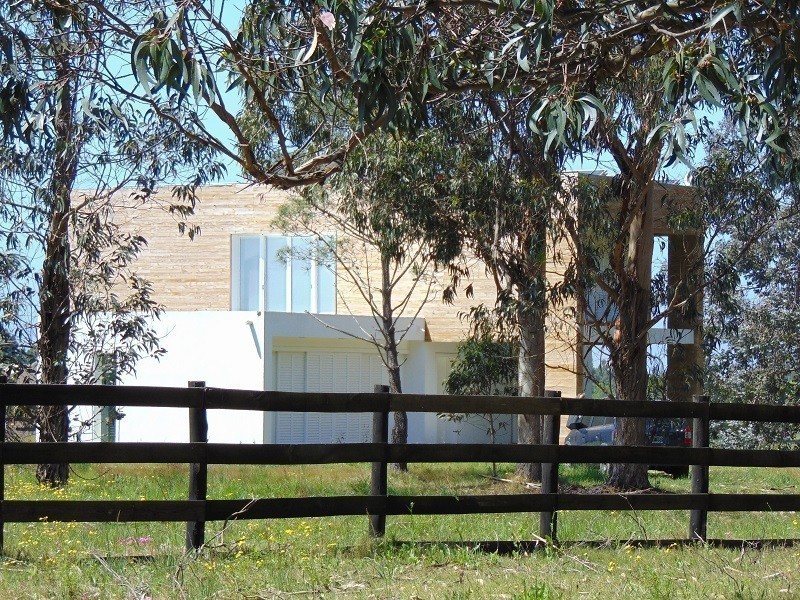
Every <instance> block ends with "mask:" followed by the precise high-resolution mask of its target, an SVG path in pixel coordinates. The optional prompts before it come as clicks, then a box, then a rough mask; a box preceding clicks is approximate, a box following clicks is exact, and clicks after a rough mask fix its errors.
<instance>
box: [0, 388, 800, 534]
mask: <svg viewBox="0 0 800 600" xmlns="http://www.w3.org/2000/svg"><path fill="white" fill-rule="evenodd" d="M695 400H696V401H695V402H623V401H618V400H593V399H588V400H587V399H573V398H561V397H560V396H559V395H558V394H557V393H553V392H549V393H548V394H547V396H546V397H544V398H517V397H505V396H480V397H476V396H470V397H456V396H425V395H416V394H389V393H388V392H387V391H384V390H383V389H381V388H378V389H376V392H374V393H364V394H333V393H330V394H324V393H323V394H316V393H314V394H306V393H292V392H262V391H242V390H228V389H217V388H207V387H204V385H203V382H190V386H189V387H187V388H152V387H134V386H131V387H114V386H77V385H76V386H57V385H18V384H4V385H0V411H2V412H3V414H5V411H6V407H8V406H48V405H62V404H66V405H69V406H73V405H90V406H149V407H169V408H176V407H177V408H186V409H188V411H189V424H190V442H189V443H182V444H180V443H103V442H91V443H75V442H69V443H47V444H32V443H20V442H7V441H5V437H3V438H2V439H0V472H3V471H4V467H5V465H11V464H38V463H52V462H76V463H77V462H80V463H187V464H189V465H190V483H189V493H188V499H187V500H163V501H161V500H160V501H153V500H143V501H93V500H87V501H33V500H31V501H28V500H5V490H4V485H3V482H4V479H3V477H2V476H0V523H5V522H34V521H39V520H42V519H45V518H46V519H48V520H50V521H54V520H57V521H86V522H116V521H118V522H129V521H165V522H169V521H172V522H186V523H187V535H186V543H187V547H188V548H192V549H197V548H199V547H200V546H202V544H203V542H204V527H205V523H206V522H207V521H221V520H228V519H230V518H236V519H280V518H292V517H323V516H340V515H365V516H369V530H370V532H371V533H372V534H373V535H383V534H384V533H385V527H386V516H387V515H408V514H417V515H422V514H425V515H428V514H430V515H436V514H439V515H446V514H476V513H501V512H538V513H540V515H541V517H540V530H539V531H540V535H541V537H542V538H549V539H552V540H554V541H555V540H556V534H557V513H558V511H560V510H689V511H691V516H690V528H689V538H690V539H705V538H706V522H707V513H708V511H797V510H800V495H798V494H714V493H709V490H708V467H709V466H756V467H800V451H799V450H788V451H787V450H727V449H718V448H709V447H708V439H707V432H708V423H709V422H710V421H713V420H737V421H760V422H770V421H775V422H788V423H800V407H787V406H763V405H740V404H709V403H708V401H707V398H706V397H696V398H695ZM214 409H236V410H257V411H278V412H281V411H283V412H344V413H364V412H367V413H373V415H374V419H373V441H372V442H371V443H361V444H253V445H243V444H217V443H209V442H208V441H207V437H208V421H207V411H208V410H214ZM393 411H409V412H437V413H452V412H456V413H489V412H491V413H494V414H541V415H545V417H546V419H545V438H544V442H545V443H544V444H536V445H534V444H517V445H493V444H447V445H444V444H408V445H399V444H391V443H388V441H387V440H388V415H389V413H390V412H393ZM562 414H581V415H599V416H616V417H674V418H690V419H694V427H693V431H694V447H692V448H681V447H647V446H643V447H637V446H633V447H623V446H592V447H586V446H563V445H559V444H558V435H557V433H558V419H559V417H560V415H562ZM3 434H4V432H3ZM362 462H369V463H372V481H371V485H370V494H369V495H366V496H344V497H342V496H330V497H311V498H258V499H253V500H245V499H242V500H216V499H208V498H207V472H208V465H239V464H241V465H246V464H250V465H290V464H330V463H362ZM417 462H517V463H526V462H537V463H542V465H543V478H542V488H541V493H538V494H536V493H526V494H505V495H483V496H458V497H455V496H395V495H389V494H388V492H387V465H388V464H390V463H417ZM598 462H600V463H633V464H668V465H674V466H692V467H693V479H692V493H689V494H637V493H619V494H610V493H605V494H576V493H559V492H558V466H559V464H561V463H598ZM0 543H2V538H0Z"/></svg>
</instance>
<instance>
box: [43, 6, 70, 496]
mask: <svg viewBox="0 0 800 600" xmlns="http://www.w3.org/2000/svg"><path fill="white" fill-rule="evenodd" d="M55 21H58V19H55ZM55 80H56V81H58V82H60V83H61V87H60V88H59V89H58V91H57V92H56V93H57V94H58V108H57V113H56V117H55V123H54V135H55V142H54V157H53V167H52V174H51V178H50V185H49V190H48V192H49V198H48V202H49V203H50V206H48V209H49V211H50V222H49V227H48V230H47V234H46V240H45V256H44V261H43V264H42V283H41V288H40V290H39V302H40V307H39V310H40V312H39V319H40V321H39V341H38V351H39V358H40V361H41V381H42V383H51V384H65V383H67V375H68V373H67V352H68V350H69V340H70V316H71V306H70V282H69V267H70V240H69V214H70V196H71V194H72V188H73V186H74V184H75V177H76V175H77V164H78V163H77V156H78V151H79V148H78V147H77V145H78V141H77V140H76V139H75V106H74V102H75V90H74V81H73V72H72V67H71V65H70V63H69V58H68V56H66V55H61V56H59V57H57V58H56V60H55ZM37 428H38V430H39V441H40V442H66V441H67V438H68V435H69V414H68V408H67V406H64V405H62V406H50V407H40V409H39V411H38V415H37ZM36 478H37V480H38V481H39V482H40V483H43V484H46V485H50V486H61V485H64V484H66V483H67V480H68V478H69V465H67V464H65V463H49V464H41V465H39V466H38V468H37V469H36Z"/></svg>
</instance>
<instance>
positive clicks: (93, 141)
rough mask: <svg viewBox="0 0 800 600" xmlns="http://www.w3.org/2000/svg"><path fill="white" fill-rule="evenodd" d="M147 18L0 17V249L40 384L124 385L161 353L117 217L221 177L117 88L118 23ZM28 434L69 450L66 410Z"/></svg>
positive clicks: (121, 12)
mask: <svg viewBox="0 0 800 600" xmlns="http://www.w3.org/2000/svg"><path fill="white" fill-rule="evenodd" d="M142 6H143V5H132V6H128V5H125V4H124V3H116V2H82V1H74V2H56V1H49V0H44V1H42V2H14V3H3V4H2V5H1V6H0V17H1V18H0V37H1V38H2V42H3V43H2V50H1V51H2V53H3V55H4V65H3V69H2V70H1V71H0V90H1V91H0V109H1V110H2V123H3V135H4V139H5V145H4V147H3V148H2V150H0V172H1V173H2V178H1V180H0V194H1V195H2V205H0V211H1V214H0V223H1V224H2V230H1V231H0V238H1V239H2V241H3V242H4V245H5V247H7V248H10V249H11V250H12V251H14V252H15V253H16V255H17V256H18V257H20V259H21V260H22V261H23V263H24V264H25V269H21V270H19V271H18V273H17V275H16V279H15V282H14V283H13V285H15V286H17V287H18V288H19V289H23V288H28V289H30V290H32V293H29V294H28V295H27V300H28V301H30V302H31V304H30V305H29V306H28V307H26V308H25V309H24V310H22V311H20V312H19V313H18V316H19V317H20V322H19V323H17V324H15V325H14V327H13V330H14V331H15V332H18V333H20V334H21V335H24V336H26V340H25V343H26V344H27V345H28V346H29V348H31V349H32V350H34V351H35V355H36V359H37V379H38V381H41V382H42V383H55V384H63V383H67V382H70V381H71V382H92V381H97V380H98V377H100V378H101V379H106V380H107V379H108V377H107V375H108V374H100V373H99V370H102V368H107V369H109V370H110V371H111V372H112V378H114V377H119V376H121V375H122V374H123V373H125V372H128V371H130V370H132V369H133V367H134V365H135V362H136V360H137V359H138V358H139V357H140V356H143V355H150V354H155V355H158V354H159V352H160V348H159V346H158V341H157V338H156V337H155V334H154V332H153V330H152V329H151V326H150V324H149V321H148V317H154V316H157V315H158V312H159V310H160V309H159V307H158V305H157V304H156V303H155V302H154V301H153V299H152V298H151V293H150V287H149V284H148V283H147V282H145V281H143V280H141V279H140V278H138V277H136V275H135V273H134V272H133V271H132V263H133V261H134V259H135V257H136V256H137V255H138V253H139V252H140V251H141V249H142V248H143V246H144V245H145V244H146V242H145V240H144V239H143V238H140V237H138V236H131V235H128V234H124V233H122V232H121V230H120V228H119V226H118V224H115V223H114V222H113V205H114V204H115V203H116V202H133V203H141V202H144V201H146V200H148V199H149V197H150V195H151V194H152V192H153V190H154V189H155V188H156V186H157V185H158V183H159V182H160V181H162V180H163V179H164V178H175V177H176V176H177V175H178V174H179V173H181V172H182V168H183V167H184V166H186V165H187V164H190V165H191V167H190V168H189V170H188V171H185V172H184V173H186V174H189V175H191V174H192V173H198V175H197V176H196V177H195V179H194V180H192V179H190V180H189V183H188V184H187V185H185V186H182V187H181V188H180V189H178V190H176V192H177V195H178V199H185V200H188V201H191V199H192V188H193V185H196V184H197V183H199V182H200V181H202V180H204V179H206V178H207V176H208V174H209V173H212V174H213V173H215V172H216V171H215V169H216V167H215V166H214V165H213V164H211V163H209V162H208V160H207V159H208V152H207V151H206V150H205V149H203V147H202V146H198V145H196V144H194V143H193V142H192V141H191V139H189V140H185V139H180V138H178V137H176V136H175V135H174V134H175V131H174V130H173V129H172V128H171V127H170V126H169V122H168V121H159V120H158V119H157V118H156V116H155V115H156V112H158V111H156V110H154V109H153V108H152V107H150V106H144V105H139V106H138V107H137V106H136V105H135V104H134V102H133V101H134V100H135V94H133V93H132V92H131V90H132V87H133V86H131V87H130V89H126V87H125V77H124V75H121V74H120V72H119V70H120V68H121V67H123V66H124V65H125V64H126V63H125V57H126V56H127V54H126V48H125V47H124V46H123V45H122V44H121V42H122V40H124V39H125V37H126V33H127V32H128V25H127V24H126V19H125V17H130V19H131V20H132V21H135V20H136V19H137V18H138V17H137V15H138V14H140V13H139V12H138V11H139V8H141V7H142ZM128 79H129V80H131V79H132V77H128ZM129 92H131V93H129ZM162 110H163V109H162ZM126 187H127V188H130V189H132V190H133V191H132V192H131V191H130V189H129V190H128V191H127V192H126V191H124V188H126ZM79 188H80V189H79ZM181 208H183V209H185V208H186V206H185V205H184V206H183V207H178V210H180V209H181ZM104 375H105V376H104ZM36 424H37V428H38V431H39V439H40V441H45V442H51V441H55V442H63V441H66V440H67V437H68V435H69V428H70V421H69V409H68V407H67V406H54V407H43V408H40V409H39V411H38V412H37V414H36ZM37 477H38V479H39V481H40V482H42V483H46V484H49V485H61V484H63V483H65V482H66V481H67V478H68V465H66V464H47V465H40V466H39V469H38V471H37Z"/></svg>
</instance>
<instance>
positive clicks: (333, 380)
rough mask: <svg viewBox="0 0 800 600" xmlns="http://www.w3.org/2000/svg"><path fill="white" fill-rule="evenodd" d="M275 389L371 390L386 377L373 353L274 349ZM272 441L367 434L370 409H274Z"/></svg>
mask: <svg viewBox="0 0 800 600" xmlns="http://www.w3.org/2000/svg"><path fill="white" fill-rule="evenodd" d="M276 355H277V357H276V365H277V382H278V389H279V390H281V391H287V392H302V391H307V392H312V393H313V392H323V393H324V392H335V393H359V392H372V391H373V389H374V387H375V385H376V384H382V385H385V384H386V382H387V381H388V376H387V374H386V368H385V367H384V365H383V362H382V361H381V359H380V357H379V356H377V355H376V354H375V353H374V352H330V351H328V352H324V351H314V352H277V353H276ZM276 428H277V430H276V435H275V440H276V442H278V443H293V444H301V443H307V444H326V443H327V444H329V443H339V442H344V443H355V442H366V441H369V440H370V439H371V438H372V413H332V414H331V413H278V415H277V418H276Z"/></svg>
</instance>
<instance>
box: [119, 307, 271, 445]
mask: <svg viewBox="0 0 800 600" xmlns="http://www.w3.org/2000/svg"><path fill="white" fill-rule="evenodd" d="M263 322H264V317H263V314H258V313H255V312H228V311H207V312H205V311H204V312H167V313H164V314H163V315H162V317H161V319H160V320H159V322H158V323H157V324H156V328H157V330H158V333H159V334H160V335H161V344H162V346H163V347H164V348H165V349H166V350H167V353H166V355H164V356H163V357H161V359H160V360H155V359H148V360H143V361H141V362H140V363H139V364H138V366H137V369H136V374H135V376H132V377H126V378H125V379H124V380H123V382H122V383H123V384H126V383H127V384H134V383H135V384H136V385H147V386H169V387H186V385H187V382H189V381H205V382H206V385H207V386H209V387H223V388H231V389H241V390H261V389H263V387H262V386H263V381H264V355H265V352H264V326H263ZM251 323H252V325H251ZM122 411H123V412H124V413H125V415H126V416H125V418H123V419H122V420H121V421H120V422H119V426H118V427H119V439H120V441H125V442H149V441H162V442H184V441H188V440H189V421H188V411H187V410H186V409H178V408H175V409H164V408H158V409H156V408H145V407H128V408H123V409H122ZM208 437H209V441H212V442H228V443H239V442H241V443H260V442H261V439H262V425H261V413H258V412H253V411H225V410H212V411H209V412H208Z"/></svg>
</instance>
